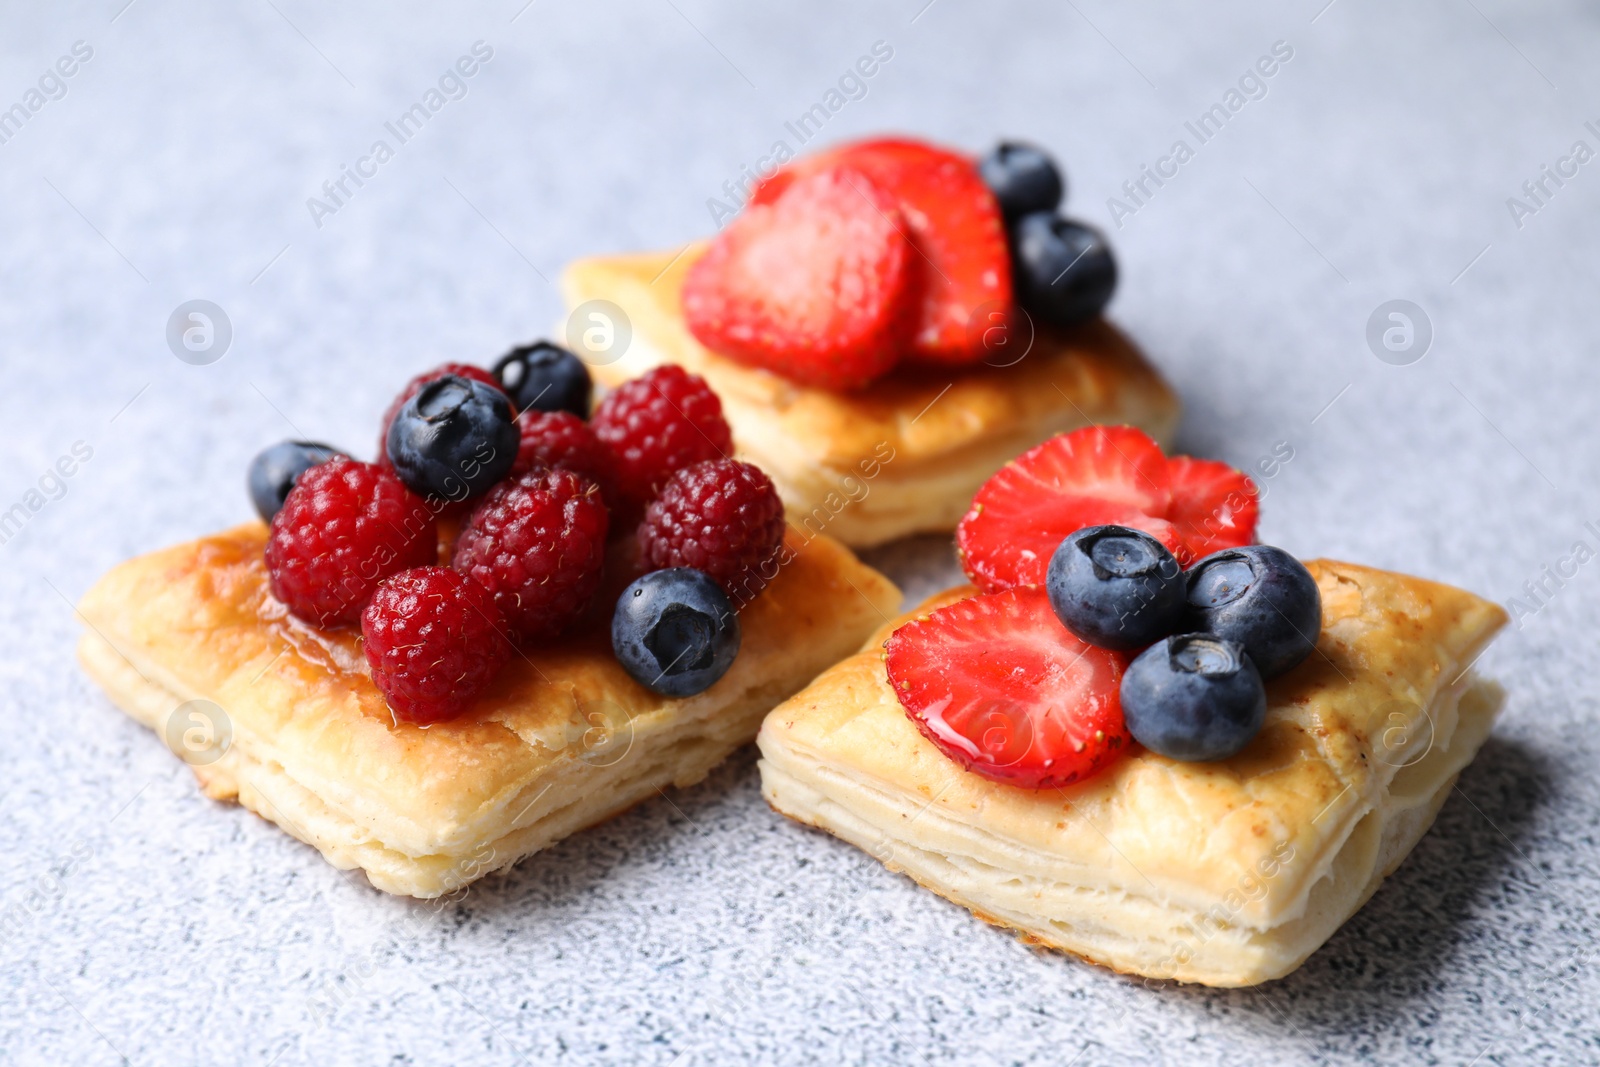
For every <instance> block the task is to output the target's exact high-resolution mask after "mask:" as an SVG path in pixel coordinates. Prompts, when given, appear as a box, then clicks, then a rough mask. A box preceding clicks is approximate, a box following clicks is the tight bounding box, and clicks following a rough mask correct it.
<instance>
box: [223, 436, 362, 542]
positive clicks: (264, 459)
mask: <svg viewBox="0 0 1600 1067" xmlns="http://www.w3.org/2000/svg"><path fill="white" fill-rule="evenodd" d="M342 455H344V453H343V452H340V451H339V450H338V449H337V448H334V447H333V446H332V445H324V444H319V443H317V442H316V441H279V442H278V443H277V444H275V445H272V446H270V447H267V448H263V449H262V450H261V451H260V452H257V453H256V458H255V459H253V460H251V461H250V473H249V475H248V476H247V477H246V479H245V484H246V485H247V486H248V487H249V489H250V503H252V504H254V505H255V506H256V514H258V515H260V516H261V521H262V522H271V521H272V516H274V515H276V514H277V513H278V509H279V508H281V507H283V502H284V500H285V499H286V498H287V497H288V496H289V490H291V489H293V488H294V483H295V480H296V479H297V478H299V477H300V476H301V475H302V474H304V473H305V472H306V471H308V470H310V469H311V468H312V467H315V466H316V465H317V464H319V463H326V462H328V460H330V459H332V458H333V457H335V456H342Z"/></svg>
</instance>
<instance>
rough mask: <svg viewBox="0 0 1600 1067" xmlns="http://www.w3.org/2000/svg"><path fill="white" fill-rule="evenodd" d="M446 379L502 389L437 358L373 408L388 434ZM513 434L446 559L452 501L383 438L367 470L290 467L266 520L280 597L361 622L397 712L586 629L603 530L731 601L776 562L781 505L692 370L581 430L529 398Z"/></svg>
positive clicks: (753, 588) (487, 677) (746, 593)
mask: <svg viewBox="0 0 1600 1067" xmlns="http://www.w3.org/2000/svg"><path fill="white" fill-rule="evenodd" d="M445 375H455V376H458V377H463V378H468V379H472V380H475V381H480V382H485V383H487V384H490V385H493V386H494V387H495V388H496V389H499V390H501V391H503V392H505V391H507V390H506V388H505V386H503V385H502V384H501V383H500V382H499V381H497V380H496V379H495V377H494V376H493V375H492V374H490V373H489V372H488V371H484V370H482V369H481V368H478V367H472V366H468V365H465V364H455V363H451V364H445V365H444V366H441V367H438V368H436V369H435V370H432V371H430V372H428V373H426V374H422V375H418V376H417V377H416V378H414V379H412V380H411V381H410V382H408V383H407V384H406V387H405V389H404V390H403V391H402V392H401V394H400V396H399V397H397V398H396V399H395V401H394V403H393V404H391V405H390V407H389V409H388V410H387V411H386V412H385V413H384V416H383V432H384V434H385V437H386V436H387V433H388V429H389V426H390V424H391V423H392V422H394V420H395V419H396V417H397V416H399V415H400V414H401V412H402V409H406V405H407V402H408V401H410V400H411V399H412V398H413V397H415V396H417V394H418V393H419V392H421V390H422V389H423V388H424V387H425V386H426V385H428V384H429V383H431V382H434V381H435V380H437V379H439V378H441V377H443V376H445ZM415 406H416V405H412V407H415ZM407 410H409V409H407ZM514 410H515V408H514V407H513V411H514ZM501 425H502V426H503V425H504V423H501ZM517 432H518V435H519V438H520V446H519V448H518V452H517V459H516V462H515V464H513V465H512V466H511V468H510V473H509V475H507V476H506V477H505V478H504V479H503V480H501V481H499V482H496V483H494V484H493V485H492V486H490V487H489V488H488V489H487V491H486V492H484V493H483V494H482V495H481V496H478V497H477V498H476V499H472V500H469V501H468V502H467V503H466V505H465V507H466V508H467V509H468V510H467V511H466V517H465V521H464V524H463V525H462V527H461V530H460V533H459V535H458V536H457V537H456V538H455V540H454V543H453V544H450V545H447V546H445V547H444V549H443V554H442V555H441V545H440V536H439V523H438V522H437V519H438V518H439V517H440V516H441V515H451V514H454V513H456V512H457V511H458V510H460V508H459V506H458V505H453V504H451V503H447V502H445V501H442V500H439V499H437V498H435V497H431V496H428V495H427V494H426V492H425V491H423V490H421V489H419V488H417V487H408V486H407V484H406V483H405V482H404V481H403V480H402V476H401V472H399V471H397V470H396V469H395V467H394V466H393V465H392V464H391V463H390V462H389V460H388V457H387V455H386V454H385V449H384V447H383V444H382V442H381V441H380V445H379V450H378V462H377V463H359V462H357V461H355V460H351V459H347V458H345V457H342V456H341V457H338V458H336V459H334V460H331V461H330V462H327V463H324V464H321V465H319V466H315V467H312V468H310V469H309V470H307V471H305V473H303V474H301V475H299V476H298V478H297V479H296V480H295V482H294V484H293V488H292V489H290V490H289V492H288V496H287V497H286V498H285V499H284V503H283V506H282V507H281V508H280V509H279V510H278V512H277V513H276V514H275V515H273V516H272V520H271V523H272V526H271V531H270V533H269V535H268V538H267V547H266V564H267V574H268V578H269V581H270V585H271V589H272V593H273V595H274V596H276V597H277V598H278V599H279V600H281V601H283V603H284V604H285V605H286V606H287V607H288V608H289V610H290V611H291V612H292V613H293V614H294V615H295V616H297V617H298V618H300V619H302V620H304V621H306V622H308V623H312V624H313V625H316V626H324V627H328V626H349V625H354V624H357V623H359V624H360V626H361V633H362V638H363V643H364V648H365V652H366V658H367V663H368V665H369V666H370V668H371V670H372V679H373V682H374V683H375V684H376V685H377V686H378V688H379V690H380V691H382V693H383V694H384V697H385V698H386V699H387V701H388V704H389V707H390V709H391V711H392V712H393V713H394V716H395V718H396V719H397V720H399V721H403V722H410V723H416V724H424V725H425V724H429V723H433V722H438V721H440V720H443V719H447V718H450V717H452V716H455V715H457V714H459V713H461V712H462V711H463V710H465V709H466V708H467V707H468V706H469V705H471V703H472V702H473V701H474V700H475V699H477V698H478V697H479V696H481V695H482V694H483V693H484V692H485V691H486V690H487V689H488V688H489V687H490V686H491V684H492V683H493V681H494V678H495V677H496V675H497V674H498V673H499V671H500V669H501V668H502V667H503V666H504V665H505V664H506V663H507V662H508V661H509V660H510V659H511V658H512V657H513V656H514V655H515V654H516V647H517V646H518V645H522V646H524V647H530V646H534V645H536V644H539V643H542V642H545V641H549V640H553V639H556V638H559V637H560V636H561V635H563V634H565V633H567V632H569V631H570V630H571V629H573V628H574V627H575V626H577V625H579V624H580V623H581V621H582V620H583V619H584V618H585V617H586V614H587V612H588V609H589V607H590V604H591V602H592V601H593V599H594V597H595V595H596V594H597V593H598V591H599V590H600V588H601V585H602V580H603V577H604V569H605V563H606V559H607V555H608V537H610V536H611V535H613V534H617V533H634V535H635V536H636V537H637V539H638V547H639V552H638V556H639V558H640V560H641V561H642V563H643V566H644V569H645V570H647V571H652V570H658V569H662V568H668V567H694V568H697V569H699V570H702V571H704V572H705V573H706V574H708V575H709V576H711V577H712V578H713V579H715V580H716V581H717V583H718V584H720V585H721V586H722V587H723V588H724V589H725V590H726V591H727V593H728V595H729V597H730V599H731V600H732V601H733V603H735V604H743V603H746V602H748V601H749V600H750V599H751V598H752V597H754V596H755V595H756V594H758V593H759V592H760V591H761V590H762V589H763V588H764V587H765V586H766V584H767V583H768V582H769V581H770V580H771V578H772V577H773V576H774V575H775V574H776V572H777V567H778V562H779V552H780V550H781V548H782V544H783V533H784V519H783V504H782V502H781V501H780V500H779V499H778V493H777V490H776V489H775V488H774V487H773V484H772V482H771V480H770V479H769V478H767V476H766V475H765V474H763V473H762V472H761V470H760V469H759V468H757V467H754V466H752V465H750V464H748V463H741V462H738V461H736V460H733V459H729V458H728V455H729V453H730V452H731V451H732V445H733V442H732V435H731V433H730V432H729V429H728V424H727V421H726V420H725V419H724V418H723V415H722V404H721V402H720V401H719V400H718V399H717V396H716V394H715V393H713V392H712V391H711V389H710V387H709V386H707V385H706V383H705V381H704V380H703V379H701V378H699V377H698V376H696V375H693V374H690V373H688V372H686V371H684V370H683V369H682V368H680V367H676V366H665V367H660V368H658V369H656V370H653V371H650V372H649V373H647V374H645V375H643V376H641V377H639V378H636V379H634V380H632V381H630V382H627V383H625V384H623V385H622V386H620V387H618V388H617V389H616V390H615V391H613V392H612V393H611V394H610V395H609V396H607V397H606V398H605V399H604V400H603V401H602V402H601V403H600V405H599V406H598V408H597V409H596V410H595V412H594V415H593V416H592V418H590V419H589V420H588V421H587V422H585V421H584V420H583V419H582V418H581V417H579V415H577V414H575V413H574V412H572V411H570V410H568V411H541V410H536V409H533V408H530V409H529V410H527V411H524V412H522V414H521V415H520V416H518V417H517ZM641 515H642V516H643V521H642V522H641V521H640V516H641ZM445 525H446V528H447V529H448V527H449V524H448V523H447V524H445ZM635 528H636V532H635ZM614 555H615V556H616V557H617V558H625V557H627V556H628V555H629V553H627V552H625V551H623V552H617V553H615V554H614Z"/></svg>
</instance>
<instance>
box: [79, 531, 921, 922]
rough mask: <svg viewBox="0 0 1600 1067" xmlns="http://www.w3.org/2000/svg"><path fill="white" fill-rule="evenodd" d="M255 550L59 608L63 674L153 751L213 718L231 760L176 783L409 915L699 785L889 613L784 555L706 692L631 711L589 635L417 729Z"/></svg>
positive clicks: (181, 549) (860, 567) (844, 555)
mask: <svg viewBox="0 0 1600 1067" xmlns="http://www.w3.org/2000/svg"><path fill="white" fill-rule="evenodd" d="M265 532H266V531H265V528H264V527H263V526H261V525H260V524H258V523H252V524H249V525H246V526H241V527H238V528H236V529H234V530H230V531H227V532H225V533H222V534H218V535H215V536H213V537H207V538H202V539H200V540H198V541H193V542H189V543H187V544H183V545H178V546H175V547H173V548H169V549H165V550H162V551H159V552H154V553H151V554H149V555H146V556H141V557H138V558H137V559H133V560H129V561H128V562H126V563H123V564H122V565H120V566H118V567H117V568H115V569H113V570H112V571H111V572H110V573H109V574H107V575H106V576H105V577H104V578H102V579H101V580H100V582H99V583H97V584H96V585H95V586H94V588H92V589H91V590H90V591H89V592H88V593H87V594H86V595H85V596H84V598H83V601H82V603H81V605H80V607H79V611H80V614H81V616H82V617H83V619H84V620H85V622H86V623H87V624H88V632H87V633H86V634H85V635H84V638H83V640H82V643H81V645H80V660H81V662H82V663H83V665H84V667H85V669H86V670H87V671H88V673H89V674H90V675H91V677H93V678H95V679H96V681H98V682H99V683H100V684H101V685H102V686H103V687H104V688H105V690H106V692H107V693H108V695H110V696H111V698H112V699H113V700H114V701H115V702H116V703H117V704H118V705H119V706H120V707H122V708H123V709H124V710H125V711H126V712H127V713H128V714H129V715H131V716H132V717H133V718H135V719H137V720H139V721H140V722H143V723H145V724H146V725H148V726H150V727H151V728H152V729H155V730H156V731H157V733H158V734H162V735H163V736H166V735H167V734H168V733H169V731H168V724H169V723H170V722H171V720H172V716H173V715H174V713H175V711H176V710H177V709H178V708H179V706H180V705H182V704H183V703H185V702H187V701H191V700H196V699H203V700H208V701H211V702H213V703H215V704H216V705H217V706H218V707H220V708H221V709H222V711H223V713H224V715H225V716H226V724H227V730H228V732H229V738H230V743H229V744H228V746H227V747H226V749H225V750H224V751H223V752H222V754H221V756H220V758H216V759H215V760H214V761H212V762H204V763H196V764H195V765H194V771H195V774H196V777H197V778H198V779H199V780H200V783H201V785H202V786H203V787H204V788H205V791H206V793H207V794H208V795H209V796H212V797H214V798H216V799H233V800H237V801H238V802H239V803H241V804H243V805H245V806H246V807H248V808H250V809H251V810H252V811H255V812H257V813H258V814H260V815H262V816H263V817H265V818H267V819H270V820H271V821H273V822H275V823H277V824H278V825H279V826H281V827H283V829H285V830H287V831H288V832H289V833H291V834H293V835H294V836H296V837H298V838H300V839H301V840H303V841H306V842H307V843H309V844H311V845H313V846H315V847H316V848H317V849H318V850H320V851H321V852H322V853H323V855H324V856H325V857H326V858H327V859H328V860H329V862H331V863H333V864H334V865H335V866H338V867H341V868H346V869H348V868H352V867H360V868H361V869H363V870H364V871H365V872H366V874H367V876H368V878H369V879H370V880H371V881H372V883H373V885H375V886H377V887H378V888H379V889H382V890H384V891H386V892H390V893H397V894H406V895H411V896H418V897H431V896H438V895H440V894H442V893H447V892H449V891H451V890H452V889H454V888H456V887H458V886H460V885H463V884H465V883H466V882H468V881H471V880H472V879H473V878H476V877H479V876H481V875H483V874H485V873H487V872H488V871H491V870H497V869H500V868H503V867H506V866H508V865H510V864H512V863H515V862H516V861H517V860H518V859H521V858H522V857H523V856H526V855H528V854H530V853H532V852H535V851H537V850H539V849H541V848H544V847H546V846H547V845H550V844H552V843H554V842H555V841H558V840H560V839H561V838H563V837H565V836H567V835H568V834H570V833H572V832H574V831H576V830H579V829H582V828H583V827H586V826H590V825H593V824H594V823H596V822H599V821H602V820H604V819H605V818H607V817H609V816H610V815H613V814H615V813H617V812H619V811H621V810H623V809H625V808H627V807H629V806H631V805H632V804H634V803H637V802H638V801H639V800H642V799H644V798H645V797H647V796H649V795H650V794H651V793H653V792H654V791H655V790H656V789H658V788H661V787H664V786H666V785H669V784H676V785H680V786H681V785H688V784H692V783H693V782H696V781H699V780H700V779H701V778H703V777H704V776H705V775H706V774H707V773H709V771H710V770H711V769H712V768H713V767H714V766H715V765H716V764H717V763H718V762H720V761H721V760H722V759H723V758H725V757H726V756H727V755H728V754H729V753H730V752H732V751H733V750H734V749H735V748H737V747H738V746H739V745H742V744H745V743H746V742H748V741H749V740H750V738H751V737H752V736H753V734H754V733H755V730H756V728H757V727H758V725H759V723H760V718H761V716H762V714H763V713H764V712H765V711H767V710H768V709H770V708H771V707H772V706H773V705H774V704H776V703H778V702H779V701H781V700H782V699H783V698H784V697H785V696H787V695H789V694H791V693H793V692H794V691H795V690H797V689H799V688H800V687H801V686H803V685H804V684H805V683H806V682H807V681H808V680H810V679H811V678H812V677H814V676H815V675H816V674H817V672H818V671H820V670H822V669H823V668H824V667H826V666H827V665H828V664H830V663H832V662H834V661H835V660H837V659H838V658H839V657H840V656H842V655H845V654H848V652H849V651H850V650H851V649H853V648H854V647H856V646H857V645H858V644H859V643H860V641H861V640H862V639H863V638H864V637H865V635H867V634H868V633H870V632H871V630H872V629H873V628H874V627H876V626H877V625H879V624H880V623H882V621H883V619H884V618H885V617H886V616H887V614H888V613H889V612H891V611H892V610H894V608H895V607H897V606H898V603H899V591H898V590H897V589H896V588H895V587H894V585H893V584H892V583H891V582H889V581H888V580H887V579H886V578H884V577H883V576H882V575H880V574H878V573H877V572H876V571H874V570H872V569H871V568H869V567H867V566H865V565H864V564H862V563H860V562H859V561H858V560H856V559H855V557H854V556H853V555H851V553H850V552H849V550H848V549H845V548H844V547H843V546H841V545H839V544H837V543H835V542H833V541H831V540H828V539H827V538H816V539H812V540H810V541H805V540H804V539H801V538H798V537H791V540H790V544H789V547H790V548H791V549H792V550H793V558H792V559H791V560H790V561H789V562H788V563H787V564H786V565H784V566H783V567H782V568H781V569H780V570H779V572H778V575H777V577H776V578H775V579H774V580H773V582H772V584H771V585H770V586H769V587H768V588H767V590H766V591H765V592H763V593H762V594H761V595H760V596H758V597H756V598H755V599H754V600H753V601H751V603H749V604H748V605H747V606H746V607H745V608H744V610H743V611H742V612H741V615H740V619H741V624H742V627H743V634H744V637H743V644H742V646H741V650H740V654H739V657H738V658H737V659H736V660H735V662H734V665H733V667H732V668H731V669H730V670H729V671H728V673H727V674H726V675H724V676H723V678H722V679H721V680H719V681H718V682H717V684H716V685H714V686H712V687H711V688H710V689H708V690H706V692H704V693H701V694H699V695H697V696H694V697H688V698H684V699H670V698H666V697H662V696H659V695H656V694H654V693H651V692H649V691H648V690H646V689H644V688H643V687H641V686H639V685H638V684H637V683H635V682H634V681H633V680H632V679H630V678H629V677H628V676H627V674H626V673H625V672H624V671H623V670H622V668H621V667H620V666H619V665H618V664H617V663H616V660H615V657H614V656H613V655H612V654H611V650H610V646H609V643H608V642H607V641H606V640H605V637H604V634H593V635H590V636H589V637H587V638H583V639H576V640H571V641H565V642H561V643H558V644H554V645H552V646H551V647H550V648H548V649H545V650H540V651H530V652H529V653H528V654H527V656H526V657H524V658H518V659H514V660H513V661H512V662H511V664H510V665H509V666H508V667H507V668H506V669H505V670H504V671H503V672H502V673H501V675H500V677H499V678H498V679H496V681H495V683H494V684H493V685H492V686H491V687H490V689H489V690H488V691H487V692H486V693H485V694H484V695H483V696H482V697H480V698H479V700H478V701H477V702H476V703H475V705H474V706H473V707H472V708H471V709H469V710H468V711H467V712H466V713H465V714H464V715H462V716H461V717H459V718H457V719H454V720H452V721H450V722H446V723H439V724H436V725H434V726H431V727H427V728H422V727H416V726H411V725H407V724H396V723H395V722H394V721H393V717H392V716H391V714H390V712H389V709H388V706H387V704H385V702H384V700H383V697H382V694H380V693H379V692H378V690H377V688H376V687H375V686H374V685H373V683H372V679H371V677H370V674H369V673H368V670H367V667H366V661H365V657H364V656H363V655H362V654H361V651H360V646H359V635H358V634H357V633H355V632H352V631H318V630H314V629H311V628H308V627H305V626H303V625H301V624H299V623H298V622H296V620H294V619H293V618H292V617H291V616H289V615H288V614H287V613H286V612H285V610H284V609H283V606H282V605H281V604H279V603H278V602H277V601H275V600H273V599H272V597H271V596H270V594H269V592H268V591H267V587H266V575H265V568H264V565H263V563H262V558H261V551H262V546H263V543H264V538H265ZM169 741H170V738H169ZM206 755H209V753H206Z"/></svg>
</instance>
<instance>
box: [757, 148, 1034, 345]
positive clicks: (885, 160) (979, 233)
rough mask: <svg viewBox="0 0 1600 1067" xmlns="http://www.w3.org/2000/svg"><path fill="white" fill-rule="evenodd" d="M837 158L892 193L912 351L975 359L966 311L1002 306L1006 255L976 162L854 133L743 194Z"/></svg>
mask: <svg viewBox="0 0 1600 1067" xmlns="http://www.w3.org/2000/svg"><path fill="white" fill-rule="evenodd" d="M838 165H844V166H848V167H850V168H852V169H854V170H856V171H859V172H861V173H862V174H865V175H866V176H867V177H868V178H869V179H871V181H872V183H873V184H874V185H876V186H878V187H879V188H881V189H883V190H885V191H886V192H888V193H889V194H890V195H891V196H892V197H893V198H894V200H895V201H896V202H897V203H898V205H899V208H900V215H901V217H902V218H903V219H904V220H905V227H906V232H907V234H908V235H909V236H910V238H911V242H912V245H913V247H914V248H915V250H916V251H917V253H919V255H918V257H917V258H918V259H919V260H920V261H921V262H920V263H918V264H916V265H917V266H918V267H919V268H920V269H921V290H922V292H921V299H920V306H919V308H918V310H917V324H916V327H915V332H914V334H913V335H912V337H911V339H910V347H911V352H912V354H913V355H915V356H917V357H918V358H920V359H923V360H926V361H929V362H933V363H942V364H949V365H957V366H959V365H963V364H969V363H974V362H977V361H978V360H981V359H983V358H984V356H985V354H986V353H987V349H985V348H984V347H983V345H982V343H981V338H982V336H983V332H982V330H980V329H974V328H973V322H974V318H975V316H976V315H977V313H978V312H979V310H980V309H986V305H995V304H999V305H1001V306H1002V308H1009V306H1010V304H1011V257H1010V249H1009V246H1008V244H1007V242H1006V231H1005V223H1004V220H1003V218H1002V217H1001V214H1000V205H999V203H998V202H997V201H996V200H995V198H994V194H993V193H991V192H990V191H989V187H988V186H987V185H985V184H984V182H983V179H982V177H981V176H980V175H979V174H978V168H977V164H976V163H975V162H974V161H973V160H972V159H970V158H969V157H967V156H965V155H962V154H960V153H957V152H951V151H948V150H946V149H943V148H937V147H935V146H933V145H929V144H925V143H923V142H920V141H911V140H904V139H898V138H888V139H880V140H871V141H859V142H855V143H853V144H846V145H841V146H840V147H838V148H834V149H830V150H829V151H826V152H820V153H818V154H816V155H814V156H808V157H806V158H804V159H800V160H797V161H795V162H794V163H792V164H790V165H789V166H787V167H785V168H784V169H782V170H780V171H778V172H777V173H776V174H774V175H773V176H772V177H770V178H768V179H767V180H766V181H764V182H762V183H761V184H760V185H758V186H757V187H756V189H755V191H754V193H753V194H752V195H751V198H750V202H751V204H752V205H760V204H764V203H770V202H773V201H775V200H777V199H778V198H780V197H783V196H785V195H787V191H788V189H789V188H790V187H792V186H793V185H794V184H795V183H796V182H798V181H800V180H802V179H803V178H804V177H805V176H806V175H809V174H812V173H815V172H816V171H819V170H823V169H827V168H830V167H834V166H838Z"/></svg>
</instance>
